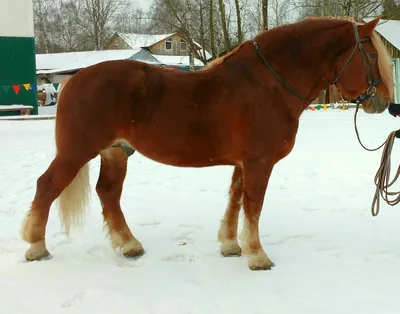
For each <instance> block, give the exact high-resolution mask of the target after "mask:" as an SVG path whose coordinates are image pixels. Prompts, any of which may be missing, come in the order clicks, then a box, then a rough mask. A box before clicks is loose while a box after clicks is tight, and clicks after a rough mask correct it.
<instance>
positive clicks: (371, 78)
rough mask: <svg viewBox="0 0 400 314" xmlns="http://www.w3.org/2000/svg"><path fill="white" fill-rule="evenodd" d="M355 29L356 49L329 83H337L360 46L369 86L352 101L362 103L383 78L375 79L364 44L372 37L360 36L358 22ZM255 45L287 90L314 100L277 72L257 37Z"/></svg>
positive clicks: (254, 41)
mask: <svg viewBox="0 0 400 314" xmlns="http://www.w3.org/2000/svg"><path fill="white" fill-rule="evenodd" d="M353 29H354V37H355V39H356V44H355V46H354V49H353V50H352V52H351V54H350V56H349V57H348V58H347V60H346V62H345V64H344V65H343V67H342V68H341V69H340V71H339V73H338V75H337V76H336V79H335V80H334V81H333V82H331V83H330V84H329V85H337V82H338V81H339V77H340V75H341V74H342V73H343V71H344V69H345V68H346V67H347V66H348V64H349V63H350V60H351V59H352V58H353V56H354V54H355V52H356V50H357V48H358V49H359V50H360V52H361V57H362V62H363V66H364V70H365V73H366V75H367V80H368V84H369V87H368V89H367V90H366V91H365V92H364V93H363V94H361V95H360V96H358V97H356V98H354V99H352V100H351V101H350V102H352V103H357V104H362V103H364V102H366V101H367V100H369V99H370V98H371V97H373V96H374V95H375V92H376V86H378V85H379V84H380V83H381V82H382V79H381V78H379V79H377V80H375V79H374V73H373V71H372V66H371V63H370V62H369V59H368V55H367V52H366V51H365V49H364V46H363V43H364V42H366V41H369V40H371V37H369V36H368V37H364V38H360V35H359V34H358V25H357V24H353ZM253 45H254V47H255V49H256V51H257V53H258V55H259V56H260V58H261V59H262V60H263V62H264V63H265V65H266V66H267V67H268V69H269V70H270V71H271V73H272V74H273V75H274V76H275V78H276V79H277V80H278V82H280V83H281V84H282V86H283V87H284V88H285V89H286V90H288V91H289V92H290V93H291V94H292V95H294V96H296V97H297V98H299V99H301V100H303V101H313V100H314V99H309V98H305V97H303V96H301V95H300V94H299V93H297V92H296V91H295V90H294V89H293V88H292V87H291V86H289V85H288V84H287V83H286V82H285V81H284V80H283V78H282V77H281V76H280V75H279V74H278V73H276V72H275V70H274V69H273V68H272V67H271V65H270V64H269V63H268V62H267V60H265V58H264V57H263V55H262V54H261V52H260V48H259V46H258V43H257V41H256V40H255V39H254V40H253ZM372 100H374V98H372Z"/></svg>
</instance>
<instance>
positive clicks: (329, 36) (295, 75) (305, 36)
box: [260, 28, 349, 111]
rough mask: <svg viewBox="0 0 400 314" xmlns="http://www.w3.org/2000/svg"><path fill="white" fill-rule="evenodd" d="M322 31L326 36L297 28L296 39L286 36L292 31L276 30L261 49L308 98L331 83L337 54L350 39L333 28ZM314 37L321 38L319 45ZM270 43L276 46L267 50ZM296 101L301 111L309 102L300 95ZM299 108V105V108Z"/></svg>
mask: <svg viewBox="0 0 400 314" xmlns="http://www.w3.org/2000/svg"><path fill="white" fill-rule="evenodd" d="M322 32H323V33H324V35H323V36H321V35H320V34H319V35H318V36H315V33H316V32H315V31H313V32H310V31H308V32H300V31H298V35H297V36H296V38H295V40H293V42H291V41H290V40H288V38H287V36H293V35H292V34H290V32H286V33H283V32H282V33H281V34H279V32H277V33H276V34H271V38H268V37H266V38H265V41H264V42H261V44H260V46H261V51H265V52H266V55H267V59H269V60H270V61H272V62H271V63H272V66H273V64H274V63H276V64H279V69H280V70H279V71H278V74H280V75H282V77H283V78H284V80H285V81H286V82H287V83H289V85H291V87H292V88H293V89H294V90H295V91H297V93H298V94H300V95H301V96H302V97H304V98H307V99H315V98H317V97H318V95H319V94H320V93H321V92H322V91H323V90H324V89H326V88H327V87H329V83H330V82H332V81H333V80H334V76H335V68H336V63H337V59H338V56H339V55H340V52H341V51H342V50H343V48H344V46H345V45H347V44H348V43H347V42H348V41H349V39H348V38H349V36H348V34H346V33H345V32H342V31H337V30H336V31H335V29H334V28H330V29H328V30H325V31H324V30H322ZM313 34H314V37H313ZM266 36H268V35H267V34H266ZM314 38H318V39H321V42H320V43H318V45H316V44H314V43H313V40H314ZM261 40H262V38H260V41H261ZM296 43H297V44H296ZM298 43H302V44H298ZM271 46H272V47H276V49H274V50H273V51H268V49H269V48H268V47H271ZM274 60H277V61H274ZM268 75H271V73H269V74H268ZM285 92H287V91H285ZM296 103H298V106H300V107H299V108H298V110H300V111H303V110H304V109H305V108H306V107H307V104H305V103H304V102H302V101H301V100H300V99H299V101H298V102H296ZM291 104H293V102H291ZM293 105H294V104H293ZM298 110H297V108H296V111H298Z"/></svg>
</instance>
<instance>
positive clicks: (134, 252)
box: [122, 248, 144, 258]
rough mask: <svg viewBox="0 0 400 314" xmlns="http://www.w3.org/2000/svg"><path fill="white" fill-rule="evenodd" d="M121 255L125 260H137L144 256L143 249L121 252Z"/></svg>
mask: <svg viewBox="0 0 400 314" xmlns="http://www.w3.org/2000/svg"><path fill="white" fill-rule="evenodd" d="M122 254H123V255H124V256H125V257H127V258H139V257H141V256H143V255H144V249H143V248H138V249H132V250H129V251H126V252H122Z"/></svg>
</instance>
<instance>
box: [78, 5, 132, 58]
mask: <svg viewBox="0 0 400 314" xmlns="http://www.w3.org/2000/svg"><path fill="white" fill-rule="evenodd" d="M81 4H82V6H81V10H82V20H81V23H82V24H83V26H85V29H86V37H87V38H86V39H87V41H88V43H89V44H90V45H92V46H93V48H94V49H96V50H100V49H102V48H103V47H104V45H105V43H106V42H107V41H108V39H109V38H110V36H111V34H112V31H111V28H112V26H113V25H116V24H117V21H118V19H117V17H118V15H119V14H120V13H121V12H124V10H126V9H127V8H128V7H129V2H128V1H126V0H81Z"/></svg>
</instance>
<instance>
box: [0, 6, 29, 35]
mask: <svg viewBox="0 0 400 314" xmlns="http://www.w3.org/2000/svg"><path fill="white" fill-rule="evenodd" d="M0 2H1V9H0V36H15V37H33V36H34V32H33V8H32V0H0Z"/></svg>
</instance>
